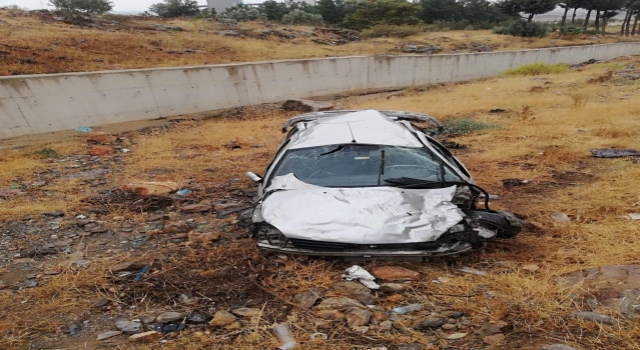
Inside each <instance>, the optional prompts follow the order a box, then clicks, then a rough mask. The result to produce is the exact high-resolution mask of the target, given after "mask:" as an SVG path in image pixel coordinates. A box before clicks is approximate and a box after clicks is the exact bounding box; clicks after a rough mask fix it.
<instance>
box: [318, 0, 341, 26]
mask: <svg viewBox="0 0 640 350" xmlns="http://www.w3.org/2000/svg"><path fill="white" fill-rule="evenodd" d="M341 5H343V4H342V3H341V2H338V3H337V2H336V1H333V0H318V2H316V9H317V11H318V14H320V15H321V16H322V19H323V20H324V21H325V22H327V23H331V24H338V23H340V22H342V20H343V19H344V11H343V10H344V8H343V6H341Z"/></svg>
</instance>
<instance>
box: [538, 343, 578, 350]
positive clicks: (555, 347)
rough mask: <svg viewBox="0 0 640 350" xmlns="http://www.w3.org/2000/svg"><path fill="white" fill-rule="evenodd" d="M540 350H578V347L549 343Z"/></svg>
mask: <svg viewBox="0 0 640 350" xmlns="http://www.w3.org/2000/svg"><path fill="white" fill-rule="evenodd" d="M542 350H578V349H576V348H574V347H572V346H569V345H565V344H550V345H545V346H544V347H542Z"/></svg>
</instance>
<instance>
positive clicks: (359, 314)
mask: <svg viewBox="0 0 640 350" xmlns="http://www.w3.org/2000/svg"><path fill="white" fill-rule="evenodd" d="M372 315H373V312H371V311H369V310H363V309H358V308H353V309H352V310H351V311H349V312H348V313H347V314H346V318H347V323H348V324H349V327H351V328H355V327H360V326H366V325H367V324H369V320H371V316H372Z"/></svg>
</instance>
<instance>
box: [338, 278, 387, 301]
mask: <svg viewBox="0 0 640 350" xmlns="http://www.w3.org/2000/svg"><path fill="white" fill-rule="evenodd" d="M332 288H333V289H334V290H335V291H336V292H338V293H340V294H342V295H344V296H347V297H349V298H353V299H355V300H357V301H359V302H361V303H363V304H365V305H370V304H374V303H375V301H376V297H375V296H374V295H373V294H371V291H370V290H369V288H367V287H365V286H363V285H362V284H360V283H358V282H352V281H347V282H337V283H334V284H333V285H332Z"/></svg>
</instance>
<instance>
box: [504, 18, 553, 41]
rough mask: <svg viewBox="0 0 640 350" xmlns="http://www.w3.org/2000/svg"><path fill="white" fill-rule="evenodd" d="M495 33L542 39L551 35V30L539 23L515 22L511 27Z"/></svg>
mask: <svg viewBox="0 0 640 350" xmlns="http://www.w3.org/2000/svg"><path fill="white" fill-rule="evenodd" d="M493 32H494V33H496V34H504V35H512V36H519V37H524V38H536V37H537V38H542V37H544V36H547V35H548V34H549V29H548V28H547V26H546V25H544V24H543V23H539V22H527V21H515V22H513V23H511V25H509V26H505V27H498V28H495V29H494V30H493Z"/></svg>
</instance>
